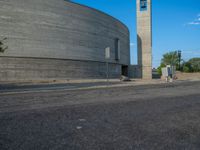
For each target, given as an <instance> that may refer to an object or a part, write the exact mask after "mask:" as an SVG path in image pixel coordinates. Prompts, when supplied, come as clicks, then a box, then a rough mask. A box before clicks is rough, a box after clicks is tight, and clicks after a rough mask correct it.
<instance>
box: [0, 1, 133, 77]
mask: <svg viewBox="0 0 200 150" xmlns="http://www.w3.org/2000/svg"><path fill="white" fill-rule="evenodd" d="M4 37H7V38H8V40H7V41H6V43H5V44H6V45H7V46H8V49H7V50H6V52H5V53H3V54H0V62H3V61H5V60H7V59H12V63H10V62H9V61H6V62H4V65H1V64H0V66H1V73H0V75H1V79H0V80H9V78H8V77H5V76H3V74H4V75H5V74H9V73H8V71H12V72H13V71H16V72H18V73H17V74H18V75H17V76H16V79H21V78H23V75H22V76H20V75H19V74H20V72H19V68H18V67H16V68H15V67H14V66H15V65H14V64H15V62H14V60H16V63H19V64H18V65H19V66H20V65H21V67H22V68H23V67H24V68H27V66H24V61H25V60H26V61H28V59H30V60H34V58H36V59H35V61H41V62H42V60H43V59H45V60H46V59H49V60H51V61H53V59H55V61H57V60H62V61H63V60H66V62H68V60H72V61H73V62H75V61H76V62H77V61H79V62H80V64H81V61H83V62H85V61H88V62H91V63H94V64H97V63H96V62H98V63H104V62H105V58H104V57H105V52H104V49H105V48H106V47H108V46H109V47H111V59H110V60H109V62H110V63H112V64H113V65H114V64H115V65H116V70H117V68H119V66H120V65H129V64H130V47H129V31H128V29H127V27H126V26H125V25H123V24H122V23H121V22H119V21H118V20H116V19H114V18H113V17H111V16H109V15H106V14H104V13H102V12H100V11H97V10H95V9H92V8H89V7H86V6H82V5H79V4H75V3H71V2H69V1H64V0H0V38H4ZM116 38H118V39H119V40H120V44H121V52H120V58H121V59H120V60H115V39H116ZM15 58H16V59H15ZM19 59H23V61H22V62H23V63H22V64H20V63H21V61H19ZM5 63H6V64H7V65H6V64H5ZM28 63H33V65H34V62H31V61H29V62H28ZM35 63H36V62H35ZM52 63H53V62H52ZM75 64H76V63H75ZM75 64H73V65H75ZM29 65H31V64H29ZM59 65H61V64H59ZM65 65H67V66H69V67H70V65H72V64H71V63H70V64H65ZM7 66H13V67H11V68H12V69H11V70H10V69H8V68H7ZM86 66H87V65H86ZM86 66H85V67H86ZM92 66H94V67H95V65H92ZM47 67H49V66H47ZM65 67H66V66H65ZM61 68H62V67H61ZM83 68H84V67H83ZM83 68H81V69H80V68H74V69H77V71H74V70H73V71H74V72H76V73H77V72H78V71H80V72H81V70H83ZM30 69H31V68H30ZM36 69H37V68H36ZM36 69H34V71H35V72H34V74H35V75H34V78H37V73H36V72H38V71H36ZM40 69H41V68H38V70H40ZM101 69H102V68H101ZM69 70H70V69H69ZM114 70H115V69H114ZM60 71H62V69H60V70H59V71H58V72H60ZM73 71H72V72H73ZM72 72H71V73H69V72H68V71H67V72H66V75H65V76H67V77H73V76H74V74H73V73H72ZM97 72H105V70H101V71H97ZM21 73H26V71H24V72H21ZM118 73H119V74H118V76H119V75H120V74H121V71H118ZM11 74H12V73H11ZM44 74H45V73H44ZM99 75H100V76H101V74H99ZM99 75H96V73H92V72H91V73H89V72H86V75H85V77H86V76H88V77H91V76H93V77H97V76H99ZM113 75H114V76H115V72H113ZM31 76H32V75H31V74H27V78H31ZM39 76H40V75H38V78H40V77H39ZM56 77H57V76H56V71H55V76H54V78H56ZM10 78H15V77H14V76H13V77H11V76H10ZM43 78H45V75H43Z"/></svg>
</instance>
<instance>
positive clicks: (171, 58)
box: [161, 51, 179, 67]
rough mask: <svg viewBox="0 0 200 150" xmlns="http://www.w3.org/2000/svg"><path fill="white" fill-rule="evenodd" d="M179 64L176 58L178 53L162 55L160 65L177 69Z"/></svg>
mask: <svg viewBox="0 0 200 150" xmlns="http://www.w3.org/2000/svg"><path fill="white" fill-rule="evenodd" d="M178 63H179V57H178V52H177V51H174V52H169V53H166V54H164V55H163V58H162V60H161V64H164V65H165V66H166V65H172V66H176V67H178Z"/></svg>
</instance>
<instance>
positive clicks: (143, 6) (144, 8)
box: [140, 0, 147, 11]
mask: <svg viewBox="0 0 200 150" xmlns="http://www.w3.org/2000/svg"><path fill="white" fill-rule="evenodd" d="M140 11H147V0H140Z"/></svg>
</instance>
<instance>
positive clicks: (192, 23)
mask: <svg viewBox="0 0 200 150" xmlns="http://www.w3.org/2000/svg"><path fill="white" fill-rule="evenodd" d="M188 24H189V25H200V22H189V23H188Z"/></svg>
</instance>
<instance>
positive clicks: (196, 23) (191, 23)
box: [187, 14, 200, 25]
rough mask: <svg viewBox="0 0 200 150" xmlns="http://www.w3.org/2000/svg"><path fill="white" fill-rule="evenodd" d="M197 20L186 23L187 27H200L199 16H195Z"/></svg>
mask: <svg viewBox="0 0 200 150" xmlns="http://www.w3.org/2000/svg"><path fill="white" fill-rule="evenodd" d="M197 17H198V18H196V19H195V20H194V21H192V22H189V23H187V25H200V14H198V15H197Z"/></svg>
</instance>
